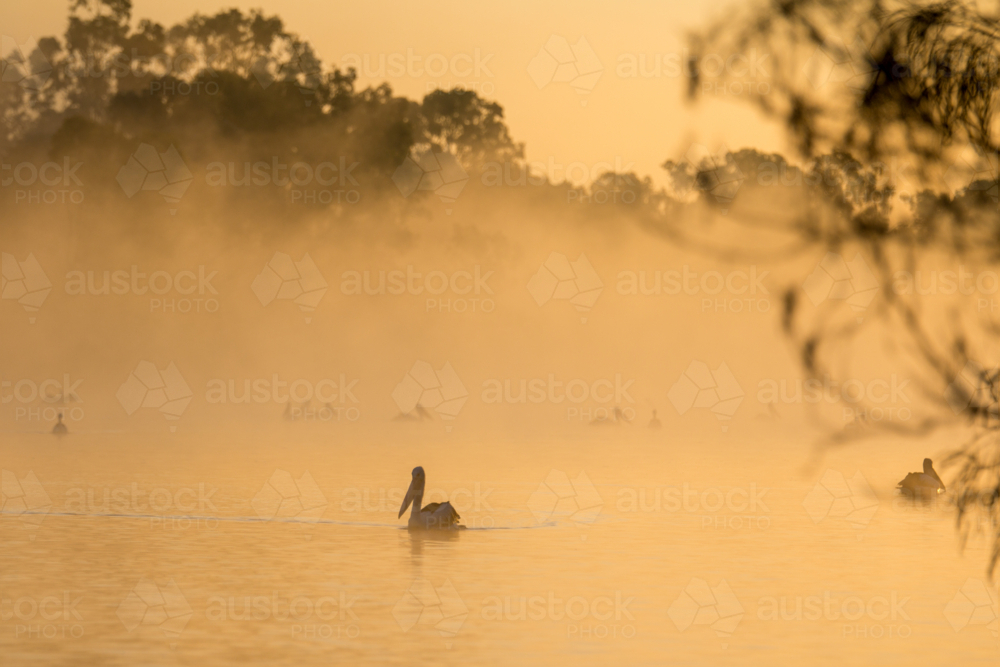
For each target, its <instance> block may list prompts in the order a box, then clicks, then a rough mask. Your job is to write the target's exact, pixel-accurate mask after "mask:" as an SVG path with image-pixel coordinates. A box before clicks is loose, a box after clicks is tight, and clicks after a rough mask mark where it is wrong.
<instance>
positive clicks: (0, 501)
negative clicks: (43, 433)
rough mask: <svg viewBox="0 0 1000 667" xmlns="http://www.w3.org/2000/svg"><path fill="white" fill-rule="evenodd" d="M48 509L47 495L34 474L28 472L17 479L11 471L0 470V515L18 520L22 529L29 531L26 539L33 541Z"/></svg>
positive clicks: (50, 506) (50, 502) (49, 503)
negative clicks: (22, 526)
mask: <svg viewBox="0 0 1000 667" xmlns="http://www.w3.org/2000/svg"><path fill="white" fill-rule="evenodd" d="M50 509H52V501H51V500H50V499H49V494H47V493H46V492H45V487H43V486H42V484H41V482H39V481H38V478H37V477H35V473H34V472H32V471H28V473H27V474H26V475H25V476H24V477H23V478H21V479H18V478H17V475H16V474H15V473H14V472H13V471H11V470H0V515H2V516H13V517H18V518H20V519H21V522H22V524H23V525H24V527H25V528H27V529H28V530H29V531H31V533H30V535H29V538H28V539H30V540H34V539H35V531H37V530H38V528H40V527H41V525H42V521H43V520H44V519H45V516H46V514H48V512H49V510H50Z"/></svg>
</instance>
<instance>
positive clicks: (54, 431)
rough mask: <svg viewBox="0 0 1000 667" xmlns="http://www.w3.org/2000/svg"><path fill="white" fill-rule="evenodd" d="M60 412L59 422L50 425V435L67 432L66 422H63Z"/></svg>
mask: <svg viewBox="0 0 1000 667" xmlns="http://www.w3.org/2000/svg"><path fill="white" fill-rule="evenodd" d="M62 417H63V416H62V413H61V412H60V413H59V423H57V424H56V425H55V426H53V427H52V435H66V434H67V433H69V429H68V428H66V424H63V420H62Z"/></svg>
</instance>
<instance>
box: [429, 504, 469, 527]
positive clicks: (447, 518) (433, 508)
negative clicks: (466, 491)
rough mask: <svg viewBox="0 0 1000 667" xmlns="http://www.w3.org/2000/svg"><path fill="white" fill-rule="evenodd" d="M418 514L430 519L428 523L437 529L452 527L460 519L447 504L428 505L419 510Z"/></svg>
mask: <svg viewBox="0 0 1000 667" xmlns="http://www.w3.org/2000/svg"><path fill="white" fill-rule="evenodd" d="M420 513H421V514H426V515H427V516H428V517H429V519H430V522H429V523H430V524H432V525H433V526H435V527H437V528H447V527H449V526H454V525H455V524H457V523H458V520H459V519H461V518H462V517H460V516H459V514H458V512H456V511H455V508H454V507H452V506H451V503H449V502H443V503H429V504H427V505H426V506H424V508H423V509H422V510H420Z"/></svg>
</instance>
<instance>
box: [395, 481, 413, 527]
mask: <svg viewBox="0 0 1000 667" xmlns="http://www.w3.org/2000/svg"><path fill="white" fill-rule="evenodd" d="M414 481H415V480H410V488H408V489H407V490H406V497H405V498H403V504H402V505H400V507H399V514H398V515H397V516H396V518H397V519H398V518H400V517H402V516H403V512H405V511H406V508H407V507H409V506H410V503H412V502H413V496H414V493H413V484H414Z"/></svg>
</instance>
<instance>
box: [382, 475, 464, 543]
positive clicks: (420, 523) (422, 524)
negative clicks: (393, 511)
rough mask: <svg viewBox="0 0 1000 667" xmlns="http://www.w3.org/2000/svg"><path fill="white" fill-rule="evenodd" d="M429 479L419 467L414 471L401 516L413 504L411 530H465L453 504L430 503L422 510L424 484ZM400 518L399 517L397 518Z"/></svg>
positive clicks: (400, 509) (409, 526)
mask: <svg viewBox="0 0 1000 667" xmlns="http://www.w3.org/2000/svg"><path fill="white" fill-rule="evenodd" d="M426 482H427V478H426V476H425V475H424V469H423V468H421V467H420V466H417V467H416V468H414V469H413V479H412V480H411V481H410V488H409V489H408V490H407V491H406V497H405V498H403V505H402V506H401V507H400V508H399V516H400V517H401V516H403V512H405V511H406V508H407V507H409V506H410V503H413V510H412V511H411V512H410V521H409V523H407V526H406V527H407V528H408V529H409V530H439V529H443V530H455V529H457V528H465V526H460V525H458V520H459V518H461V517H459V516H458V512H456V511H455V508H454V507H452V506H451V503H449V502H447V501H445V502H443V503H430V504H429V505H427V506H426V507H423V508H421V506H420V503H421V502H422V501H423V499H424V484H425V483H426ZM397 518H398V517H397Z"/></svg>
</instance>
